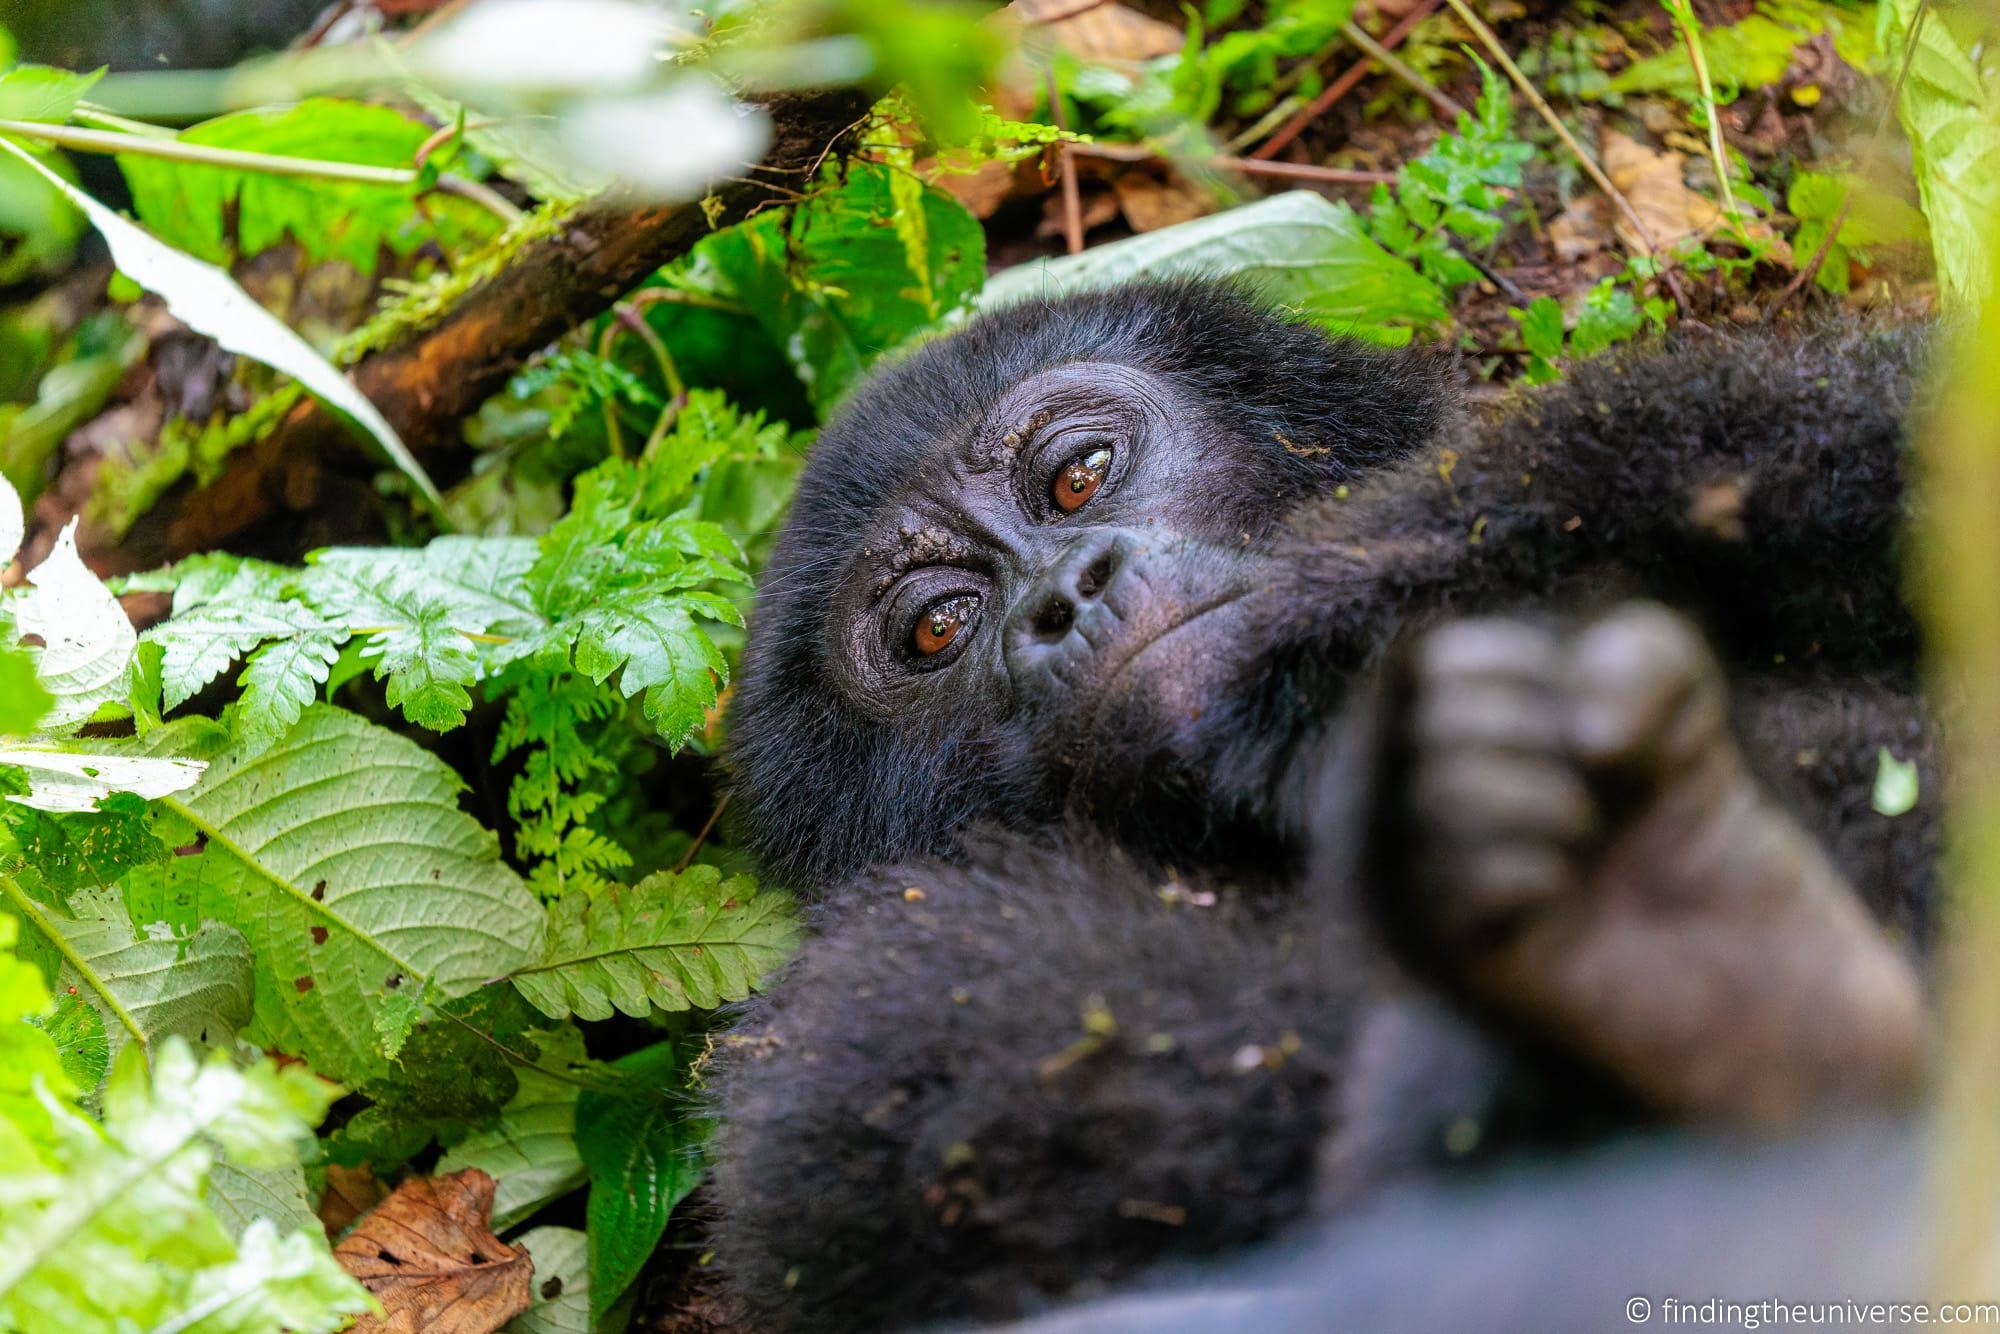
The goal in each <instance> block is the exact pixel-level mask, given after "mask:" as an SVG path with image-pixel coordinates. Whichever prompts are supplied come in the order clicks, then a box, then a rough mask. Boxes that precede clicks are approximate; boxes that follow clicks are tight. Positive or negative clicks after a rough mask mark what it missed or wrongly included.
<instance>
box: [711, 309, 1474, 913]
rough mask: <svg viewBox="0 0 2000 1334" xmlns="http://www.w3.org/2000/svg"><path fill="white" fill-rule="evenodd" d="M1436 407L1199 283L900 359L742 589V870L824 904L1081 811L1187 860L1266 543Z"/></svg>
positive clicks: (1022, 323) (1275, 584) (833, 446)
mask: <svg viewBox="0 0 2000 1334" xmlns="http://www.w3.org/2000/svg"><path fill="white" fill-rule="evenodd" d="M1443 402H1444V395H1443V393H1442V391H1441V388H1440V385H1439V382H1438V379H1437V376H1436V374H1435V373H1434V371H1433V370H1432V369H1431V368H1430V367H1429V365H1428V363H1427V362H1425V361H1424V360H1423V359H1421V358H1417V357H1412V356H1409V355H1402V354H1390V353H1383V352H1380V351H1378V350H1375V349H1371V348H1368V347H1366V346H1364V345H1361V344H1357V343H1353V342H1350V341H1343V340H1336V339H1331V338H1329V337H1327V336H1326V335H1325V334H1323V333H1321V332H1319V331H1317V330H1315V329H1313V328H1311V327H1308V326H1305V325H1302V324H1297V323H1292V322H1288V321H1286V320H1283V319H1281V318H1279V317H1277V316H1275V315H1272V314H1270V313H1268V312H1267V311H1265V310H1263V309H1261V308H1260V307H1258V306H1257V305H1256V304H1254V303H1253V302H1251V301H1250V300H1248V299H1246V298H1244V297H1242V296H1241V295H1238V294H1236V293H1234V292H1231V291H1229V290H1227V289H1225V288H1222V287H1218V286H1215V285H1210V284H1203V283H1194V282H1176V283H1158V284H1148V285H1144V286H1138V287H1130V288H1125V289H1121V290H1116V291H1111V292H1105V293H1098V294H1092V295H1085V296H1077V297H1070V298H1066V299H1064V300H1060V301H1055V302H1051V303H1036V304H1026V305H1022V306H1018V307H1015V308H1013V309H1010V310H1007V311H1003V312H1001V313H998V314H994V315H989V316H986V317H984V318H981V319H979V320H976V321H974V322H972V323H971V324H969V325H968V326H967V327H966V328H964V329H963V330H962V331H960V332H958V333H955V334H953V335H951V336H950V337H948V338H943V339H939V340H937V341H935V342H932V343H929V344H927V345H926V346H924V347H922V348H920V349H918V350H917V351H916V352H915V353H914V354H912V355H910V356H907V357H904V358H902V359H900V360H898V361H897V362H896V363H895V364H894V365H893V366H892V367H890V368H889V369H886V370H884V371H882V372H880V373H879V374H877V375H876V376H875V377H874V378H873V379H872V380H870V382H869V383H867V384H866V385H864V386H863V387H862V388H861V389H860V390H859V391H858V392H857V393H856V394H855V396H854V397H853V399H852V400H850V401H849V402H848V404H847V405H846V406H845V407H844V408H843V409H842V410H841V412H840V413H839V414H838V416H837V417H836V418H835V420H834V421H833V422H832V423H831V425H829V426H828V428H827V429H826V431H825V432H824V433H823V434H822V435H821V436H820V438H819V441H818V443H817V445H816V446H815V447H814V451H813V456H812V460H811V463H810V465H809V466H808V467H807V469H806V471H805V475H804V477H803V478H802V479H801V481H800V484H799V489H798V497H797V500H796V501H795V503H794V505H793V508H792V511H791V517H790V519H789V521H788V523H787V525H786V528H785V531H784V534H783V536H782V538H781V539H780V541H779V543H778V545H777V549H776V551H775V554H774V555H773V557H772V559H771V562H770V565H769V568H768V569H767V570H766V572H765V575H764V581H763V584H762V586H761V588H760V589H759V593H758V604H757V608H756V612H755V615H754V617H753V621H752V629H751V636H750V645H749V649H748V651H747V653H746V654H745V658H744V665H743V672H742V678H741V680H740V682H739V685H738V687H737V690H736V695H735V705H734V708H735V714H734V719H733V727H732V735H733V743H732V752H731V762H732V766H733V771H734V780H735V784H736V793H737V796H738V799H739V807H740V808H741V810H742V813H743V816H744V826H745V828H746V830H747V832H748V834H749V836H750V839H751V841H752V842H753V843H754V844H755V845H756V846H757V848H758V850H759V851H760V852H761V853H762V854H763V855H764V856H765V858H766V859H767V864H768V865H769V866H770V867H771V868H772V869H773V870H774V871H776V872H778V873H779V874H781V875H784V876H787V877H788V878H791V879H794V880H797V881H806V882H824V881H825V880H827V879H830V878H833V877H838V876H841V875H844V874H847V873H850V872H852V871H854V870H856V869H858V868H859V867H861V866H863V865H865V864H867V863H870V862H874V861H879V860H882V859H885V858H890V857H896V856H900V855H904V854H907V853H911V852H920V851H932V850H936V849H938V848H940V847H942V846H943V845H944V844H946V843H947V842H948V840H949V838H950V836H951V834H952V832H953V831H954V830H956V829H958V828H959V827H960V826H962V825H964V824H965V823H967V822H968V821H972V820H992V821H997V822H1000V823H1003V824H1006V825H1009V826H1012V827H1016V828H1020V827H1027V826H1031V825H1034V824H1038V823H1041V822H1044V821H1048V820H1052V819H1054V818H1056V817H1058V816H1060V815H1062V814H1063V813H1064V811H1065V808H1066V807H1068V808H1070V809H1072V810H1074V809H1076V808H1077V807H1078V806H1079V805H1083V804H1087V805H1088V806H1089V807H1090V808H1091V810H1092V812H1093V814H1101V813H1102V812H1105V811H1108V810H1114V809H1115V810H1122V811H1128V812H1133V813H1139V812H1143V813H1144V814H1145V815H1146V816H1147V818H1148V820H1149V821H1150V822H1151V823H1153V824H1155V825H1158V824H1160V823H1162V822H1163V820H1164V821H1168V822H1171V823H1174V824H1176V825H1180V826H1181V827H1180V828H1179V829H1178V830H1177V831H1173V830H1170V831H1168V832H1169V833H1170V834H1171V833H1173V832H1179V833H1182V834H1185V835H1188V836H1198V834H1199V829H1198V827H1197V826H1198V825H1199V824H1200V823H1201V822H1202V820H1203V819H1205V818H1207V817H1206V815H1205V814H1204V813H1205V812H1212V811H1213V809H1214V806H1215V803H1214V802H1213V801H1212V800H1210V797H1211V795H1212V792H1211V790H1212V789H1213V787H1214V785H1215V780H1214V774H1215V770H1216V768H1217V765H1218V764H1219V763H1220V755H1219V751H1220V749H1221V748H1223V747H1224V746H1225V745H1235V746H1239V747H1240V744H1241V737H1240V735H1235V734H1238V733H1241V732H1242V731H1243V730H1244V728H1245V724H1244V723H1243V721H1242V713H1241V711H1240V709H1237V708H1235V707H1234V706H1233V701H1235V700H1237V699H1238V698H1239V697H1240V696H1241V695H1242V694H1243V693H1244V692H1246V691H1248V690H1251V689H1252V688H1254V687H1256V686H1257V684H1258V682H1259V680H1260V675H1262V674H1263V673H1264V672H1265V668H1264V664H1266V663H1268V662H1269V660H1270V659H1269V655H1270V653H1271V652H1272V649H1273V645H1272V643H1271V641H1272V639H1273V638H1274V636H1273V632H1272V629H1271V627H1272V626H1273V625H1282V624H1283V622H1284V616H1283V614H1282V611H1283V608H1282V607H1278V608H1274V607H1273V606H1272V605H1271V604H1272V600H1273V599H1274V598H1280V599H1281V598H1282V596H1283V594H1282V593H1281V592H1280V591H1279V590H1281V589H1282V586H1283V581H1282V579H1281V578H1279V577H1277V576H1279V575H1280V574H1281V573H1282V572H1281V571H1279V570H1277V569H1275V568H1274V566H1273V558H1272V557H1271V556H1270V554H1269V548H1268V544H1269V539H1270V538H1271V537H1272V535H1273V534H1274V533H1275V532H1276V531H1277V530H1278V529H1279V528H1280V527H1281V526H1282V524H1283V522H1284V519H1285V516H1286V514H1287V513H1288V512H1289V511H1291V510H1293V509H1294V508H1295V507H1296V506H1298V505H1299V504H1300V503H1301V502H1302V501H1305V500H1308V499H1311V498H1313V497H1315V496H1318V495H1321V494H1323V493H1324V492H1326V491H1327V490H1329V489H1330V488H1332V487H1335V486H1337V485H1338V484H1340V483H1341V482H1342V481H1344V480H1347V479H1349V478H1351V477H1353V476H1354V475H1355V474H1356V472H1357V471H1358V470H1359V469H1362V468H1365V467H1368V466H1371V465H1376V464H1379V463H1381V462H1383V461H1385V460H1388V459H1392V458H1395V457H1399V456H1401V455H1402V454H1404V453H1407V452H1408V451H1409V450H1411V449H1412V448H1414V447H1416V446H1417V445H1419V444H1421V443H1422V442H1423V441H1424V440H1426V439H1427V438H1428V437H1429V436H1430V435H1431V434H1432V432H1433V431H1434V430H1435V429H1436V426H1437V421H1438V417H1439V415H1440V412H1441V410H1442V404H1443ZM1274 612H1275V613H1277V614H1274ZM1277 740H1278V739H1267V740H1265V741H1264V742H1263V743H1262V753H1263V754H1264V755H1265V756H1269V755H1270V754H1271V747H1272V746H1273V745H1274V744H1276V743H1277ZM1141 797H1143V800H1139V798H1141ZM1189 822H1191V823H1189Z"/></svg>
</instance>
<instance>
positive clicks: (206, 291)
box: [0, 138, 443, 510]
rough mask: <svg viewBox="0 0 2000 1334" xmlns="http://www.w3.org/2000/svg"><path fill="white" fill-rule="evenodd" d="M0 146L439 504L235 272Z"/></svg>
mask: <svg viewBox="0 0 2000 1334" xmlns="http://www.w3.org/2000/svg"><path fill="white" fill-rule="evenodd" d="M0 151H3V152H6V153H9V154H12V155H13V156H14V157H15V158H16V159H18V160H19V161H21V162H24V163H27V164H28V165H29V166H30V167H32V168H33V169H34V170H35V171H36V172H37V173H38V174H40V175H41V176H42V177H43V178H44V179H45V180H47V181H48V182H49V183H50V184H51V185H53V186H54V187H55V188H56V189H57V190H58V191H59V192H61V194H62V195H63V197H64V198H65V199H67V200H69V202H70V203H72V204H74V205H76V207H77V208H79V209H81V210H83V213H84V216H85V217H87V218H89V219H90V223H91V225H92V226H93V227H95V228H97V230H98V232H99V233H101V234H102V235H103V237H104V240H105V244H106V245H108V246H109V247H110V248H111V258H112V261H113V262H114V263H116V264H117V265H118V269H119V272H121V273H123V274H124V275H125V276H126V277H128V278H130V279H131V280H132V281H134V282H136V283H138V284H139V285H140V286H141V287H143V288H145V289H146V290H147V291H149V292H152V293H153V294H154V295H156V296H158V297H159V298H160V299H161V300H163V301H165V302H166V303H167V308H168V309H169V310H171V311H172V312H173V313H174V315H175V316H176V317H177V318H178V319H179V320H180V321H181V322H182V323H183V324H185V325H187V326H188V327H189V328H190V329H193V330H194V331H195V332H196V333H202V334H207V335H208V336H209V337H210V338H213V339H215V340H216V342H218V343H220V344H222V346H223V347H225V348H227V349H229V350H230V351H231V352H237V353H240V354H242V355H243V356H246V357H249V358H251V359H252V360H253V361H260V362H262V363H263V364H265V365H266V366H269V367H271V368H272V369H274V370H279V371H283V372H284V373H285V374H287V375H289V376H291V377H292V378H293V379H295V380H297V381H298V382H299V383H300V384H301V385H303V386H304V387H305V389H306V390H307V391H308V392H309V393H311V394H312V395H313V396H314V397H315V398H318V399H319V400H320V401H321V402H323V403H325V404H326V405H327V406H329V407H331V408H333V409H335V410H336V411H337V412H340V413H342V414H345V415H346V416H348V417H350V418H352V419H353V420H354V422H355V423H356V424H357V425H359V426H360V427H361V429H362V430H364V431H366V432H367V433H368V434H369V435H370V436H372V437H374V439H375V442H376V443H377V444H378V445H380V446H381V448H382V452H383V454H384V455H386V456H387V457H388V459H389V461H390V462H391V463H392V464H394V465H395V467H396V468H397V470H398V471H400V472H401V473H402V474H403V475H404V476H405V477H407V478H409V479H410V482H411V484H412V485H414V486H415V487H416V488H417V492H418V494H420V495H421V496H422V497H423V498H424V500H425V501H426V502H428V503H429V504H430V506H431V507H432V508H433V510H438V509H441V508H442V506H443V500H442V499H441V498H440V497H439V495H438V491H437V487H436V486H435V485H433V484H432V482H431V479H430V475H429V474H428V473H426V472H425V471H424V469H423V465H422V464H420V463H418V462H417V460H416V456H415V455H413V454H411V453H410V451H409V449H408V448H407V447H405V446H404V444H403V441H402V439H401V438H400V437H399V436H398V435H397V434H396V429H395V428H394V427H393V426H391V425H389V422H388V419H387V418H385V417H384V416H383V415H382V414H381V413H380V412H378V411H377V410H376V408H375V405H374V404H373V403H370V402H369V401H368V398H367V396H366V395H364V394H363V393H362V392H361V391H360V390H358V389H356V388H355V387H354V385H353V384H352V383H351V382H349V380H348V379H347V377H346V376H345V375H343V374H341V373H340V371H338V370H336V369H335V368H334V366H333V365H332V364H331V363H330V362H328V361H327V360H326V359H325V358H324V357H322V356H320V354H319V353H318V352H316V351H314V350H313V347H312V345H311V344H310V343H308V342H306V340H305V339H303V338H301V337H299V335H298V334H296V333H294V332H293V331H292V330H291V328H290V327H289V326H288V325H286V324H285V322H284V321H282V320H280V319H279V318H278V317H277V316H275V315H273V314H271V312H269V311H268V310H265V309H264V308H263V307H262V306H260V305H258V304H257V303H256V301H255V300H253V299H252V298H251V296H250V294H249V293H248V292H245V291H244V290H243V289H242V288H241V287H238V286H237V285H236V280H235V279H233V278H231V277H230V276H229V275H228V274H226V273H224V272H223V271H222V270H221V269H218V268H216V267H215V266H214V265H212V264H207V263H204V262H202V261H201V260H198V259H196V258H194V257H193V256H191V255H187V254H183V253H182V252H181V251H178V250H175V249H174V248H173V247H172V246H169V245H165V244H163V243H161V242H160V241H159V240H157V239H156V238H154V237H153V236H152V235H150V234H149V233H147V232H146V231H145V230H144V229H143V228H141V227H139V226H138V225H137V224H136V223H133V222H129V221H127V220H126V219H125V218H123V217H121V216H119V215H118V214H117V213H114V212H112V211H111V210H110V209H108V208H106V207H105V206H104V205H102V204H100V203H98V202H97V201H96V200H95V199H92V198H91V197H90V196H89V195H87V194H85V193H84V192H83V191H81V190H79V189H77V188H76V187H75V186H73V185H71V184H70V183H69V182H68V181H66V180H64V179H62V177H60V176H58V175H57V174H56V173H55V172H53V171H51V170H49V168H48V167H46V166H44V165H43V164H42V163H41V162H39V161H37V160H36V159H35V157H34V156H33V155H32V154H30V153H28V152H27V150H25V149H23V148H21V147H20V146H19V145H17V144H14V143H12V142H10V141H9V140H7V139H5V138H0Z"/></svg>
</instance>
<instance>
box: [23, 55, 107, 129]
mask: <svg viewBox="0 0 2000 1334" xmlns="http://www.w3.org/2000/svg"><path fill="white" fill-rule="evenodd" d="M103 77H104V71H103V70H101V69H100V70H93V71H92V72H90V73H88V74H73V73H71V72H70V71H69V70H66V69H52V68H50V67H49V66H47V65H16V66H15V67H14V68H13V69H10V70H8V71H7V72H6V73H5V74H0V120H38V121H43V122H45V123H48V124H53V125H60V124H61V123H62V122H64V121H66V120H68V119H69V118H70V116H71V115H72V114H73V113H74V112H75V111H76V103H77V99H78V98H80V97H82V96H83V95H84V94H85V93H87V92H89V91H90V88H91V85H92V84H94V83H96V82H97V81H98V80H99V79H101V78H103Z"/></svg>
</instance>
